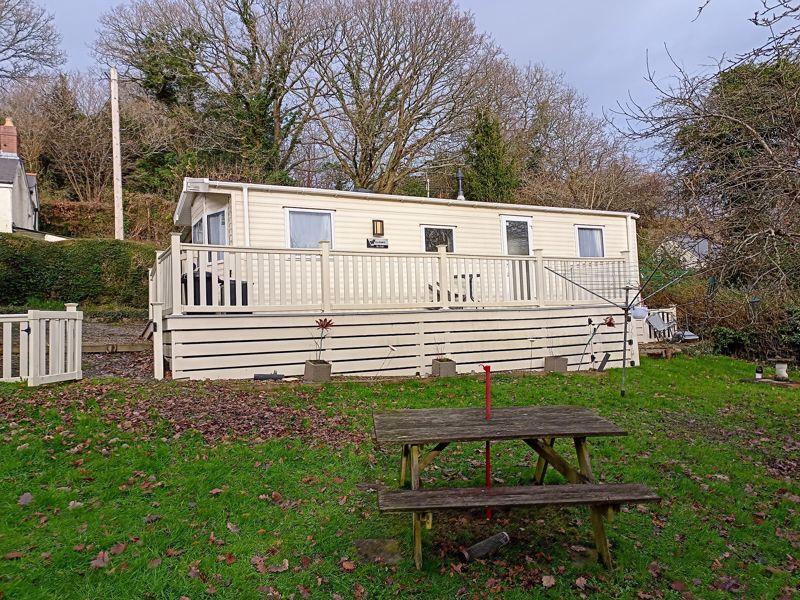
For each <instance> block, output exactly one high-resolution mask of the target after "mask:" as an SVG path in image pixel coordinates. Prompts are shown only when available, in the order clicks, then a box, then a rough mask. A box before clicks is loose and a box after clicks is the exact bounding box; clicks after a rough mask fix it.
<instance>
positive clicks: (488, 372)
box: [483, 365, 492, 519]
mask: <svg viewBox="0 0 800 600" xmlns="http://www.w3.org/2000/svg"><path fill="white" fill-rule="evenodd" d="M483 371H484V373H485V383H486V385H485V403H486V420H487V421H488V420H489V419H491V418H492V367H491V365H484V366H483ZM484 452H485V455H486V487H487V488H490V487H492V446H491V442H490V441H489V440H486V447H485V449H484ZM486 518H487V519H491V518H492V509H491V508H487V509H486Z"/></svg>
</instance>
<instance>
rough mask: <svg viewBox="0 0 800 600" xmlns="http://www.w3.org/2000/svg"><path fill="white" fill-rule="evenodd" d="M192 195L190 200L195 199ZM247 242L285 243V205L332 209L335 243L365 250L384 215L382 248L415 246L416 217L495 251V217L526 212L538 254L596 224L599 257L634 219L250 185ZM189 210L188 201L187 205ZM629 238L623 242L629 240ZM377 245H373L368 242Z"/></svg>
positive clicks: (418, 240)
mask: <svg viewBox="0 0 800 600" xmlns="http://www.w3.org/2000/svg"><path fill="white" fill-rule="evenodd" d="M229 193H231V197H232V199H233V201H232V203H231V204H232V209H231V211H232V213H233V216H232V218H231V222H232V224H233V235H234V237H233V239H232V240H231V243H232V244H234V245H244V243H245V235H244V207H243V201H242V193H241V191H239V190H234V191H232V192H229ZM196 202H197V201H196ZM248 204H249V210H248V212H249V219H250V245H251V246H254V247H265V248H286V247H287V240H286V214H287V211H286V209H287V208H304V209H322V210H330V211H334V239H335V249H336V250H358V251H366V250H367V247H366V240H367V238H368V237H371V236H372V220H373V219H381V220H383V222H384V227H385V235H386V238H387V239H388V241H389V249H388V251H389V252H420V251H421V250H422V233H421V226H422V225H443V226H452V227H454V228H455V251H456V252H458V253H461V254H501V253H502V246H501V217H502V216H503V215H516V216H523V217H530V218H531V219H532V226H533V243H532V246H533V248H541V249H542V250H544V254H545V256H565V257H572V256H577V254H578V251H577V241H576V238H577V232H576V226H577V225H592V226H602V227H603V232H604V234H603V235H604V244H605V253H606V256H607V257H618V256H620V252H622V251H624V250H628V246H629V243H630V246H631V250H633V251H632V252H631V255H632V257H634V258H635V256H636V254H635V240H636V229H635V227H636V224H635V221H634V220H633V219H631V218H629V217H628V216H626V215H624V214H620V215H618V216H617V215H594V214H582V213H561V212H550V211H546V210H542V211H535V210H534V211H531V210H509V209H503V210H500V209H498V208H495V207H493V206H492V205H491V204H487V206H486V207H485V208H484V207H472V206H457V205H449V206H448V205H440V204H421V203H411V202H408V203H406V202H398V201H393V200H386V199H380V198H375V199H369V200H365V199H360V198H331V197H327V196H315V195H313V194H308V195H303V196H300V195H297V194H281V193H279V192H271V191H270V192H267V191H259V190H255V189H250V191H249V202H248ZM193 213H194V207H193ZM629 240H630V242H629ZM371 252H376V253H379V252H381V250H371Z"/></svg>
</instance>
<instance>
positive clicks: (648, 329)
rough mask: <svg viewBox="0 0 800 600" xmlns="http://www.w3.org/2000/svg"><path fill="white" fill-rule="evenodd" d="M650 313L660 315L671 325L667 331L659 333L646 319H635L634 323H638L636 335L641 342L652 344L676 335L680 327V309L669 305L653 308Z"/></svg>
mask: <svg viewBox="0 0 800 600" xmlns="http://www.w3.org/2000/svg"><path fill="white" fill-rule="evenodd" d="M650 314H651V315H654V314H655V315H658V316H660V317H661V320H662V321H664V323H665V324H666V325H668V326H669V329H668V330H667V331H666V332H664V333H661V334H659V333H658V332H656V330H655V329H653V326H652V325H650V323H648V322H647V321H646V320H645V321H634V323H636V336H637V339H638V340H639V343H640V344H651V343H653V342H659V341H661V340H663V339H667V340H670V339H672V336H673V335H675V333H676V331H677V328H678V309H677V308H676V307H675V306H668V307H666V308H651V309H650Z"/></svg>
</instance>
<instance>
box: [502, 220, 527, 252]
mask: <svg viewBox="0 0 800 600" xmlns="http://www.w3.org/2000/svg"><path fill="white" fill-rule="evenodd" d="M506 249H507V250H508V254H510V255H511V256H528V255H529V254H530V253H531V252H530V250H531V245H530V241H529V239H528V222H527V221H514V220H512V219H508V220H507V221H506Z"/></svg>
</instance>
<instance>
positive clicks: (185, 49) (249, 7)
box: [95, 0, 316, 175]
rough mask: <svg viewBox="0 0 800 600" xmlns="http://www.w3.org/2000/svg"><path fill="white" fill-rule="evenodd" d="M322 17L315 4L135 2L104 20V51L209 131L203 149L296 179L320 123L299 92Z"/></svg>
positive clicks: (302, 0) (281, 0)
mask: <svg viewBox="0 0 800 600" xmlns="http://www.w3.org/2000/svg"><path fill="white" fill-rule="evenodd" d="M315 11H316V9H315V8H314V6H313V5H312V4H311V3H309V2H307V1H306V0H247V1H241V0H221V1H219V0H135V1H134V2H132V3H130V4H128V5H122V6H119V7H117V8H115V9H113V10H112V11H110V12H109V13H107V14H106V15H104V16H103V17H101V24H102V27H103V28H102V30H101V31H100V37H99V39H98V42H97V44H96V46H95V50H96V53H97V55H98V57H99V58H100V59H101V61H103V62H104V63H106V64H109V65H111V64H116V65H118V66H119V67H120V68H121V70H122V73H123V75H124V76H125V77H127V78H129V79H131V80H133V81H136V82H138V83H140V84H141V85H142V86H143V88H144V89H146V90H147V91H148V92H150V93H151V95H152V96H153V97H155V98H156V99H158V100H162V101H165V102H166V103H168V104H171V105H172V106H173V108H174V114H176V115H178V116H183V117H185V121H184V122H185V124H186V126H187V128H188V129H189V130H193V131H194V132H196V133H207V134H208V135H205V136H203V135H198V136H197V142H198V143H199V145H200V148H202V149H205V150H216V151H217V152H223V153H228V155H229V156H230V162H231V163H239V162H241V163H243V164H248V163H249V164H253V165H258V166H265V167H266V168H267V169H268V171H271V172H287V171H290V170H291V169H293V168H294V167H295V166H296V161H297V160H298V159H299V158H298V157H300V158H302V153H298V152H296V150H297V145H298V144H299V143H300V140H301V136H302V131H303V129H304V127H305V126H306V124H307V123H308V120H309V118H310V106H309V104H308V103H307V102H306V100H305V99H303V98H301V96H300V94H299V93H298V92H299V87H300V80H301V78H302V77H303V75H304V73H305V70H306V69H308V65H309V64H310V62H311V61H310V60H309V59H308V57H307V53H308V48H310V47H312V46H313V44H312V43H311V42H310V37H311V36H313V35H315V32H316V27H315V25H314V15H315ZM187 109H190V110H187ZM191 109H195V110H191ZM198 117H201V118H203V119H204V122H203V123H202V124H198V123H197V120H198ZM243 175H246V173H243Z"/></svg>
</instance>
